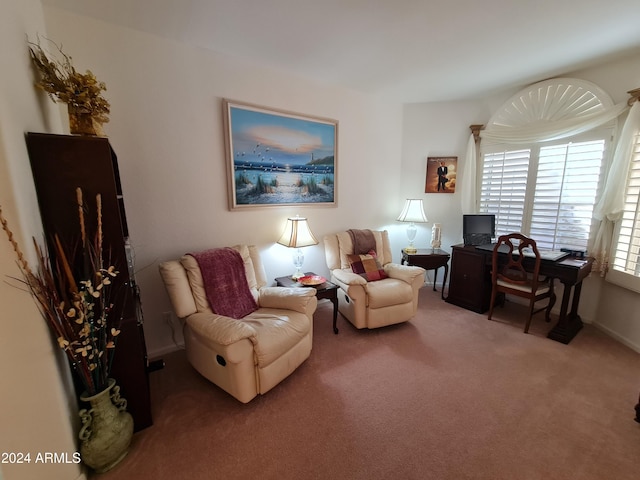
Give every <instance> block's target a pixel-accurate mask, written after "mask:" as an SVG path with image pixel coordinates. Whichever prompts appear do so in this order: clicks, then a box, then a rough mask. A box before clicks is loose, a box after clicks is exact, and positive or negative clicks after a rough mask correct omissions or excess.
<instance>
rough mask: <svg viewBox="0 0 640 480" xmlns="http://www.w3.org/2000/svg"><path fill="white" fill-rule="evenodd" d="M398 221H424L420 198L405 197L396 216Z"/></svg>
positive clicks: (425, 219) (425, 220) (425, 218)
mask: <svg viewBox="0 0 640 480" xmlns="http://www.w3.org/2000/svg"><path fill="white" fill-rule="evenodd" d="M396 220H398V221H399V222H412V223H426V222H427V221H428V220H427V216H426V215H425V214H424V209H423V207H422V199H421V198H407V200H406V201H405V202H404V208H403V209H402V212H400V215H398V218H397V219H396Z"/></svg>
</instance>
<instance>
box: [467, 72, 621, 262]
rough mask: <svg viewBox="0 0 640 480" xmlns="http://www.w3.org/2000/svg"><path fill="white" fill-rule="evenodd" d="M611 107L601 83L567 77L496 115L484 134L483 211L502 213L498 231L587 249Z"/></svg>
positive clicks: (527, 93)
mask: <svg viewBox="0 0 640 480" xmlns="http://www.w3.org/2000/svg"><path fill="white" fill-rule="evenodd" d="M612 106H613V102H612V101H611V98H610V97H609V96H608V95H607V94H606V93H605V92H604V91H602V90H601V89H600V88H599V87H597V86H596V85H594V84H592V83H590V82H586V81H583V80H578V79H571V78H560V79H553V80H547V81H544V82H540V83H537V84H535V85H532V86H530V87H527V88H526V89H524V90H522V91H520V92H519V93H517V94H516V95H514V96H513V97H512V98H510V99H509V100H508V101H507V102H505V103H504V105H503V106H502V107H501V108H500V109H499V110H498V111H497V112H496V113H495V114H494V115H493V117H492V118H491V120H490V121H489V123H488V124H487V126H486V128H485V130H484V131H482V132H481V138H482V142H481V145H480V154H481V155H480V158H481V161H480V164H479V173H480V175H479V176H480V177H481V183H480V185H479V187H480V195H479V203H478V210H479V211H480V212H481V213H493V214H495V215H496V235H501V234H506V233H511V232H521V233H523V234H525V235H528V236H531V237H532V238H534V239H535V240H536V242H537V243H538V246H539V247H541V248H544V249H551V250H557V249H559V248H561V247H567V248H572V249H579V250H586V249H587V244H588V242H589V239H590V237H592V236H593V235H595V232H592V230H595V229H592V226H593V225H592V223H593V220H592V219H593V208H594V205H595V204H596V200H597V198H598V193H599V191H600V189H601V188H602V183H603V182H602V179H603V171H604V166H605V164H606V162H607V159H608V158H609V157H610V155H609V150H610V143H611V137H612V134H613V131H614V128H615V122H616V120H615V118H616V116H617V114H612V115H611V116H610V117H606V118H604V119H603V117H602V115H603V113H604V112H609V111H611V110H612V109H611V107H612ZM596 117H597V118H598V121H593V122H592V121H590V120H591V119H592V118H596Z"/></svg>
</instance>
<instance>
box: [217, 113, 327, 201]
mask: <svg viewBox="0 0 640 480" xmlns="http://www.w3.org/2000/svg"><path fill="white" fill-rule="evenodd" d="M337 126H338V124H337V122H336V121H334V120H328V119H321V118H313V117H307V116H302V115H298V114H293V113H288V112H282V111H275V110H271V109H265V108H262V107H256V106H252V105H248V104H239V103H236V102H231V101H225V129H226V134H227V137H226V141H227V162H228V163H227V170H228V174H229V182H228V183H229V200H230V202H229V204H230V208H231V209H235V208H242V207H255V206H274V205H300V204H314V205H335V204H336V199H335V191H336V190H335V188H336V187H335V186H336V153H337V143H336V141H337Z"/></svg>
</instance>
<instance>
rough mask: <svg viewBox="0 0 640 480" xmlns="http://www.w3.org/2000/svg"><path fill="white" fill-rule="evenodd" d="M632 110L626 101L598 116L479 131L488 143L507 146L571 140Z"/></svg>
mask: <svg viewBox="0 0 640 480" xmlns="http://www.w3.org/2000/svg"><path fill="white" fill-rule="evenodd" d="M628 108H629V105H628V104H627V102H626V101H624V102H622V103H619V104H617V105H613V106H611V107H609V108H605V109H603V110H600V111H598V112H596V113H591V114H587V115H580V116H577V117H572V118H563V119H560V120H551V121H548V120H537V121H535V122H531V123H528V124H527V125H523V126H517V127H511V126H507V125H495V124H494V125H488V126H487V128H486V130H481V131H480V138H482V140H483V142H485V143H506V144H508V145H518V144H529V143H535V142H548V141H550V140H559V139H561V138H567V137H571V136H573V135H578V134H580V133H583V132H587V131H589V130H592V129H594V128H596V127H598V126H600V125H604V124H605V123H607V122H609V121H611V120H613V119H614V118H617V117H618V116H619V115H620V114H621V113H622V112H625V111H626V110H627V109H628Z"/></svg>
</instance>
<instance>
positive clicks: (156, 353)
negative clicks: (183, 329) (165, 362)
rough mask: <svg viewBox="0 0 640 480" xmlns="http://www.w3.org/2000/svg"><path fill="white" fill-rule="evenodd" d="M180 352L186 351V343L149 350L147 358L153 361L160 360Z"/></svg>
mask: <svg viewBox="0 0 640 480" xmlns="http://www.w3.org/2000/svg"><path fill="white" fill-rule="evenodd" d="M178 350H184V343H178V344H173V345H166V346H164V347H162V348H158V349H155V350H149V351H148V352H147V356H148V357H149V358H150V359H151V360H153V359H156V358H160V357H162V356H163V355H167V354H169V353H173V352H177V351H178Z"/></svg>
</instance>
